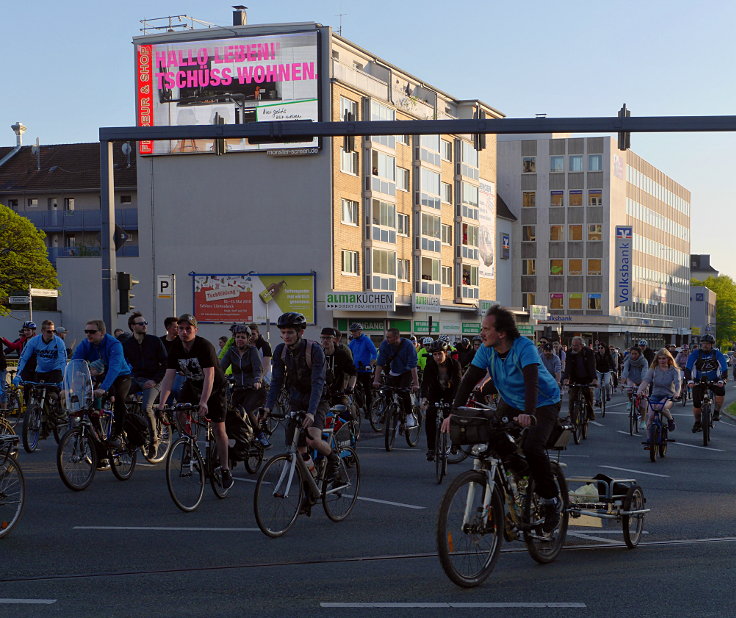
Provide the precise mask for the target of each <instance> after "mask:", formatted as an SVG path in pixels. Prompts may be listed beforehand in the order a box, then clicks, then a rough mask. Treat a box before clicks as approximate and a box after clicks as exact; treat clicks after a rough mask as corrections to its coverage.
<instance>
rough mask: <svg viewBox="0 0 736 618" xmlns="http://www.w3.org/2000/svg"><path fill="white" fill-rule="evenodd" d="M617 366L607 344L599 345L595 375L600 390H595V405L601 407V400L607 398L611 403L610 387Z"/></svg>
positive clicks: (596, 354) (596, 352) (596, 353)
mask: <svg viewBox="0 0 736 618" xmlns="http://www.w3.org/2000/svg"><path fill="white" fill-rule="evenodd" d="M615 368H616V365H615V363H614V361H613V357H612V356H611V352H610V351H609V350H608V346H607V345H606V344H605V343H599V344H598V348H597V349H596V351H595V374H596V376H597V377H598V388H596V389H595V405H596V407H597V408H600V406H601V399H602V398H603V397H604V396H605V398H606V401H611V396H610V395H609V394H608V385H609V384H611V379H612V378H611V372H612V371H614V369H615Z"/></svg>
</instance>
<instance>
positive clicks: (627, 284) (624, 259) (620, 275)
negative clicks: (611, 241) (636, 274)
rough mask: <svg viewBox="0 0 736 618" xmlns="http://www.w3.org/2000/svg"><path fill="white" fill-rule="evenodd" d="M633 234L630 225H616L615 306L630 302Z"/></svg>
mask: <svg viewBox="0 0 736 618" xmlns="http://www.w3.org/2000/svg"><path fill="white" fill-rule="evenodd" d="M633 237H634V234H633V228H632V227H631V226H630V225H617V226H616V272H615V289H614V296H615V299H616V302H615V306H616V307H620V306H621V305H626V304H628V303H630V302H631V266H632V264H633V254H634V247H633V245H634V238H633Z"/></svg>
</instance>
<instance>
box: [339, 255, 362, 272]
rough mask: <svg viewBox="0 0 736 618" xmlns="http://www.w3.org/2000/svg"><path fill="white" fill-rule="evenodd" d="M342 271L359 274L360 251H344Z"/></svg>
mask: <svg viewBox="0 0 736 618" xmlns="http://www.w3.org/2000/svg"><path fill="white" fill-rule="evenodd" d="M342 272H343V273H344V274H346V275H357V274H358V252H357V251H343V252H342Z"/></svg>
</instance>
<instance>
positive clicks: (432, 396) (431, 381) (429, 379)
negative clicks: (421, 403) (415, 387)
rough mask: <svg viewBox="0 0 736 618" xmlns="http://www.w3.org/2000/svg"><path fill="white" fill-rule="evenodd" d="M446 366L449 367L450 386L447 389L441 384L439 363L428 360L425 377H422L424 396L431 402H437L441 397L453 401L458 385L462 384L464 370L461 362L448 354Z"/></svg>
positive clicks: (449, 401)
mask: <svg viewBox="0 0 736 618" xmlns="http://www.w3.org/2000/svg"><path fill="white" fill-rule="evenodd" d="M444 366H445V367H447V373H448V376H447V377H448V382H449V386H448V388H447V389H443V388H442V386H441V385H440V378H439V372H440V370H439V365H437V363H435V362H434V361H431V362H430V361H427V366H426V367H425V368H424V377H423V378H422V397H426V398H427V399H428V400H429V403H437V402H438V401H439V400H440V399H442V400H443V401H445V402H447V403H451V402H452V400H453V399H454V398H455V393H456V392H457V387H458V386H460V380H461V378H462V370H461V369H460V362H459V361H457V360H455V359H454V358H450V356H449V355H448V356H447V359H446V360H445V362H444Z"/></svg>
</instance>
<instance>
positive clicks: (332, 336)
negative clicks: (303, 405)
mask: <svg viewBox="0 0 736 618" xmlns="http://www.w3.org/2000/svg"><path fill="white" fill-rule="evenodd" d="M319 341H320V343H321V344H322V349H323V350H324V352H325V384H326V387H327V397H328V399H329V402H330V405H333V406H334V405H341V406H347V405H348V400H347V397H346V396H345V395H346V394H350V393H352V392H353V390H354V389H355V381H356V379H357V372H356V369H355V365H354V364H353V355H352V354H351V353H350V348H346V347H345V346H344V345H339V344H338V343H337V330H336V329H334V328H331V327H329V326H327V327H325V328H323V329H322V332H321V333H320V336H319Z"/></svg>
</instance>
